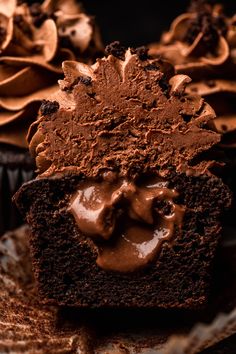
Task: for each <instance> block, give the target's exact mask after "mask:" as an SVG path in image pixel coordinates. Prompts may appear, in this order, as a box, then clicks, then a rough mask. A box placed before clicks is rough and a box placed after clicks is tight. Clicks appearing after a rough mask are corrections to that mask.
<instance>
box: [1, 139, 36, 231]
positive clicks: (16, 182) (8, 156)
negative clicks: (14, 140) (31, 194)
mask: <svg viewBox="0 0 236 354" xmlns="http://www.w3.org/2000/svg"><path fill="white" fill-rule="evenodd" d="M34 170H35V165H34V162H33V159H32V158H31V157H30V154H29V152H28V150H26V149H20V148H16V147H13V146H8V145H5V144H1V145H0V235H2V234H3V233H4V232H6V231H7V230H12V229H14V228H16V227H17V226H19V225H21V224H22V223H23V220H22V217H21V215H20V214H19V212H18V210H17V208H16V206H15V205H14V204H13V203H12V197H13V195H14V194H15V193H16V191H17V190H18V189H19V188H20V187H21V185H22V184H23V183H25V182H27V181H29V180H31V179H32V178H33V176H34Z"/></svg>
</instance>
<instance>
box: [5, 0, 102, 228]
mask: <svg viewBox="0 0 236 354" xmlns="http://www.w3.org/2000/svg"><path fill="white" fill-rule="evenodd" d="M0 23H1V26H0V168H1V190H3V193H1V200H0V203H1V208H3V210H4V213H1V218H2V219H1V222H0V233H2V232H3V231H4V230H7V229H9V228H12V227H15V226H16V225H17V224H18V223H19V222H20V220H19V218H18V216H16V215H15V210H12V207H11V201H10V200H11V196H12V195H13V193H14V192H15V191H16V190H17V189H18V188H19V186H20V185H21V183H22V182H25V181H27V180H29V179H30V178H32V176H33V171H34V169H35V167H34V163H33V160H32V159H31V158H30V157H29V154H28V151H27V148H28V144H27V141H26V135H27V130H28V127H29V125H30V124H31V123H32V122H33V121H35V120H36V118H37V113H38V109H39V107H40V105H41V103H42V101H43V99H45V98H46V97H48V95H50V94H52V93H53V92H55V91H56V90H57V81H58V80H59V79H60V78H61V77H62V68H61V64H62V62H63V61H64V60H74V59H76V58H77V59H80V60H82V61H85V62H92V61H93V59H94V58H95V57H96V56H97V55H98V54H99V52H101V51H102V44H101V41H100V37H99V33H98V31H97V28H96V26H95V24H94V21H93V19H92V18H91V17H89V16H87V15H86V14H85V13H84V11H83V10H82V8H81V6H80V5H78V4H77V2H76V1H75V0H70V1H66V2H64V1H60V0H56V1H53V0H52V1H51V0H46V1H44V2H43V3H42V4H41V5H40V4H39V3H34V4H32V5H28V4H27V3H26V2H24V1H20V2H18V4H17V2H16V1H15V0H9V1H7V2H5V1H4V2H2V4H0ZM11 214H13V215H14V216H12V215H11ZM8 215H9V217H8Z"/></svg>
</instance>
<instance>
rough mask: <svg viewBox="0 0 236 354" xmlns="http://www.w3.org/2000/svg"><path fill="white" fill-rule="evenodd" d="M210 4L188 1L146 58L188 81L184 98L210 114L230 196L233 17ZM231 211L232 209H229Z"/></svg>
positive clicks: (234, 140)
mask: <svg viewBox="0 0 236 354" xmlns="http://www.w3.org/2000/svg"><path fill="white" fill-rule="evenodd" d="M212 3H213V1H207V0H198V1H196V0H195V1H192V3H191V5H190V7H189V10H188V11H187V12H186V13H184V14H181V15H180V16H178V17H177V18H176V19H175V20H174V21H173V22H172V24H171V26H170V30H169V31H168V32H165V33H164V34H163V35H162V37H161V40H160V42H159V43H153V44H151V45H150V46H149V48H150V51H149V53H150V54H151V55H153V56H157V57H159V56H160V57H162V58H164V59H166V60H168V61H170V62H171V63H172V64H174V66H175V70H176V72H177V73H179V74H187V75H189V76H190V77H191V78H192V80H193V81H192V83H191V84H190V85H189V86H188V92H189V93H198V94H199V95H201V96H203V97H204V98H206V101H207V102H208V103H209V104H210V105H211V106H212V107H213V108H214V110H215V112H216V115H217V118H216V119H215V120H214V129H215V130H216V131H218V132H219V133H221V134H222V141H221V143H220V146H219V151H218V152H222V151H223V156H222V159H223V160H224V161H225V162H226V165H227V168H226V169H225V172H226V173H225V178H226V179H227V181H226V182H228V183H229V184H230V186H231V187H232V188H233V189H234V191H235V196H236V182H235V181H236V105H235V102H236V15H235V16H233V17H227V16H226V14H225V13H224V10H223V6H222V5H220V4H212ZM235 208H236V206H235Z"/></svg>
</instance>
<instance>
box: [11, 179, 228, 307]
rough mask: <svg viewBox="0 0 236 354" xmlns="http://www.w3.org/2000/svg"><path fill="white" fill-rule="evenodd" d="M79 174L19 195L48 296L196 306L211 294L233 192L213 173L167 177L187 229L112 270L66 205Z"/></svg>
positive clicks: (104, 303) (74, 301)
mask: <svg viewBox="0 0 236 354" xmlns="http://www.w3.org/2000/svg"><path fill="white" fill-rule="evenodd" d="M80 178H81V177H79V176H65V177H63V178H51V179H38V180H34V181H31V182H29V183H26V184H25V185H24V186H23V187H22V188H21V189H20V191H19V192H18V193H17V195H16V202H17V204H18V207H19V208H20V210H21V212H22V213H23V214H24V215H25V216H26V219H27V220H28V222H29V224H30V225H31V227H32V230H31V231H32V235H31V239H30V246H31V253H32V257H33V266H34V272H35V277H36V280H37V283H38V289H39V294H40V296H41V298H42V299H43V300H44V301H45V302H49V303H50V302H51V303H57V304H60V305H71V306H79V307H91V308H96V307H139V308H197V307H200V306H202V305H203V304H205V303H206V301H207V296H208V292H209V284H210V274H211V267H212V264H213V259H214V255H215V251H216V248H217V245H218V240H219V237H220V233H221V227H220V218H221V214H222V212H223V210H224V209H226V208H227V207H229V205H230V200H231V193H230V192H229V190H228V188H227V187H226V186H225V185H224V184H223V183H222V181H221V180H220V179H218V178H216V177H197V178H194V177H186V176H185V175H175V174H173V175H172V176H171V177H170V185H169V187H170V188H175V189H176V190H177V191H179V193H180V196H179V198H178V199H177V201H176V202H177V203H179V204H183V205H185V206H186V207H187V210H186V212H185V217H184V222H183V228H182V230H181V232H180V231H179V230H178V231H177V230H176V232H175V235H174V241H172V243H170V242H169V243H167V242H166V243H164V244H163V246H162V250H161V253H160V255H159V256H158V258H157V259H156V260H155V262H153V263H152V264H150V265H149V266H148V267H147V268H145V269H143V270H142V271H139V272H135V273H131V274H118V273H109V272H105V271H103V270H102V269H100V268H99V267H98V266H97V265H96V257H97V251H96V247H95V246H94V245H93V243H92V242H91V241H90V240H89V239H88V238H86V237H84V236H83V235H81V233H80V231H79V230H78V227H77V224H76V223H75V221H74V218H73V216H72V215H71V214H70V213H69V212H68V211H67V208H68V200H69V197H70V195H71V194H72V193H74V192H75V191H76V189H77V185H78V183H79V181H80Z"/></svg>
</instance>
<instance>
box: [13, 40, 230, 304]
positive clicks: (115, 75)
mask: <svg viewBox="0 0 236 354" xmlns="http://www.w3.org/2000/svg"><path fill="white" fill-rule="evenodd" d="M108 54H109V55H108V57H105V58H103V59H98V60H97V62H96V63H95V64H94V65H92V66H89V65H85V64H83V63H78V62H75V61H67V62H65V63H64V64H63V70H64V74H65V78H64V80H62V81H61V82H60V89H59V91H58V92H57V93H56V94H55V95H53V97H51V98H50V99H49V100H48V101H45V102H44V104H43V105H42V106H41V117H40V118H39V119H38V120H37V122H36V123H34V124H33V125H32V126H31V129H30V132H29V145H30V150H31V153H32V154H33V155H34V156H35V158H36V164H37V167H38V172H39V175H38V177H37V179H35V180H33V181H31V182H28V183H26V184H24V185H23V186H22V188H21V189H20V190H19V191H18V193H17V194H16V196H15V200H16V203H17V205H18V207H19V209H20V211H21V212H22V214H23V215H24V216H25V218H26V220H27V222H28V223H29V225H30V228H31V236H30V247H31V253H32V257H33V264H34V272H35V278H36V280H37V284H38V289H39V294H40V296H41V298H42V299H43V300H44V301H45V302H49V303H57V304H60V305H71V306H79V307H139V308H145V307H149V308H196V307H200V306H202V305H203V304H205V303H206V301H207V296H208V292H209V286H210V279H211V269H212V264H213V260H214V256H215V252H216V248H217V245H218V241H219V238H220V234H221V216H222V214H223V211H224V210H225V209H227V208H228V207H229V205H230V202H231V193H230V192H229V190H228V188H227V187H226V186H225V185H224V184H223V182H222V180H221V179H220V178H218V177H216V176H215V175H214V174H213V173H212V172H211V170H212V168H213V167H214V165H215V162H214V161H210V160H208V159H207V158H204V155H205V153H206V152H207V151H208V150H210V149H211V147H212V146H214V145H215V144H217V143H218V142H219V140H220V135H219V134H217V133H216V132H214V131H211V130H210V129H209V128H208V127H209V122H210V121H211V120H212V119H214V117H215V115H214V111H213V110H212V108H211V107H210V106H209V105H208V104H207V103H205V101H204V100H203V99H202V98H201V97H199V96H197V95H196V94H194V95H193V94H187V93H186V90H185V88H186V85H187V84H188V83H189V82H190V78H189V77H188V76H186V75H174V72H173V67H172V66H171V65H170V64H168V63H166V62H163V61H161V60H157V59H150V58H149V57H148V55H147V52H146V51H145V50H143V49H139V50H127V51H126V50H125V49H124V48H122V47H120V46H119V45H118V43H114V44H113V45H110V46H109V47H108Z"/></svg>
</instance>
